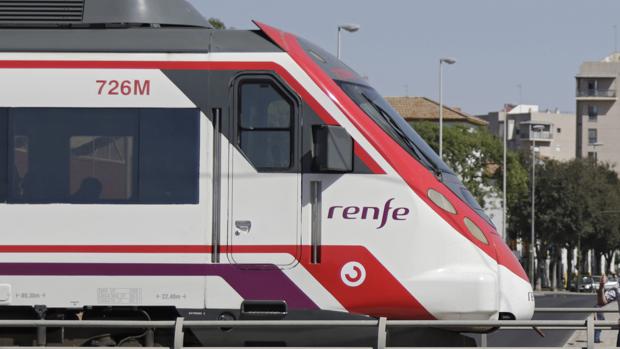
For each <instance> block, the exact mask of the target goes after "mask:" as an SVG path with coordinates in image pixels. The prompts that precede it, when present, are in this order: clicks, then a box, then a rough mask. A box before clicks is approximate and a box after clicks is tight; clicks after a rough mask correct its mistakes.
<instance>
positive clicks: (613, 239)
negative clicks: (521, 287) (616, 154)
mask: <svg viewBox="0 0 620 349" xmlns="http://www.w3.org/2000/svg"><path fill="white" fill-rule="evenodd" d="M527 161H528V162H529V163H530V164H531V158H530V159H528V160H527ZM528 182H530V181H528ZM528 187H529V188H530V189H528V191H530V192H531V183H528ZM619 190H620V181H619V180H618V176H617V174H616V173H615V172H614V171H613V169H612V168H611V167H610V166H609V165H605V164H597V163H595V162H593V161H590V160H583V159H576V160H572V161H569V162H558V161H554V160H542V161H541V162H539V163H538V164H537V165H536V217H535V219H536V230H535V232H536V240H537V245H536V249H537V256H538V264H539V265H541V266H542V265H545V263H544V261H545V260H546V258H547V256H548V254H549V252H551V260H552V269H553V267H555V266H557V265H558V264H559V257H560V256H559V251H560V250H561V249H562V248H566V249H567V250H568V252H569V256H568V263H569V265H568V269H569V271H570V270H572V251H573V250H574V249H575V248H578V253H579V255H578V257H579V256H580V255H583V253H582V252H583V251H587V250H589V249H595V250H597V251H599V252H600V253H603V254H604V255H605V257H606V258H608V259H609V260H610V259H611V256H613V251H615V250H616V249H617V248H618V247H620V231H619V228H620V224H619V223H620V217H619V216H618V215H615V216H614V215H608V214H606V212H608V211H609V210H610V207H615V208H616V209H620V194H619ZM513 205H514V207H512V208H511V212H513V213H514V214H513V215H511V225H510V227H511V228H512V233H513V234H515V236H518V237H520V238H522V240H523V241H525V242H528V243H531V241H530V240H531V238H530V229H531V196H529V195H526V196H525V197H523V198H522V200H518V201H515V202H513ZM528 250H529V249H528ZM578 260H582V259H581V258H578ZM577 268H578V270H579V269H580V268H581V265H578V266H577ZM569 273H570V272H569ZM543 275H545V273H540V272H539V273H538V278H542V279H544V278H543V277H542V276H543ZM557 275H558V272H557V269H556V270H555V272H553V273H552V277H553V278H556V277H557ZM545 283H546V282H545ZM551 284H552V285H555V282H551Z"/></svg>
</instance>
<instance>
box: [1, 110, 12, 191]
mask: <svg viewBox="0 0 620 349" xmlns="http://www.w3.org/2000/svg"><path fill="white" fill-rule="evenodd" d="M9 149H11V148H10V147H9V109H8V108H0V203H6V202H7V200H8V198H9V191H10V186H9V173H10V171H9V169H10V168H11V166H9V164H10V163H9Z"/></svg>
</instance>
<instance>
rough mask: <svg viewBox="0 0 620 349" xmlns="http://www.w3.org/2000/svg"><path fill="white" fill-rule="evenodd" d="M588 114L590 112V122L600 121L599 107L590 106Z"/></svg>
mask: <svg viewBox="0 0 620 349" xmlns="http://www.w3.org/2000/svg"><path fill="white" fill-rule="evenodd" d="M587 112H588V121H590V122H597V121H598V115H599V110H598V106H597V105H593V104H589V105H588V110H587Z"/></svg>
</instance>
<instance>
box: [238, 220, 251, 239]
mask: <svg viewBox="0 0 620 349" xmlns="http://www.w3.org/2000/svg"><path fill="white" fill-rule="evenodd" d="M235 228H236V229H235V235H237V236H239V235H241V233H244V234H249V233H250V230H252V222H251V221H235Z"/></svg>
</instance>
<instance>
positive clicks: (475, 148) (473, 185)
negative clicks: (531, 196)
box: [412, 121, 527, 207]
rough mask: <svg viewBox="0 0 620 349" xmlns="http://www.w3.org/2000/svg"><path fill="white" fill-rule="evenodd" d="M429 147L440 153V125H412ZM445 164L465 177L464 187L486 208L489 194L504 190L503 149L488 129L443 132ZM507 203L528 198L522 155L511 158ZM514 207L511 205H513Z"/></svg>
mask: <svg viewBox="0 0 620 349" xmlns="http://www.w3.org/2000/svg"><path fill="white" fill-rule="evenodd" d="M412 126H413V127H414V128H415V130H416V131H417V132H418V133H419V134H420V136H421V137H422V138H424V140H426V142H428V144H429V145H430V146H431V147H432V148H433V149H435V151H437V150H438V149H439V125H438V124H437V123H433V122H427V121H423V122H416V123H414V124H413V125H412ZM443 147H444V149H443V150H444V161H445V162H446V163H447V164H448V166H450V167H451V168H452V169H453V170H454V171H455V172H456V173H457V174H458V175H459V177H461V180H462V181H463V184H464V185H465V187H467V189H468V190H469V191H470V192H471V193H472V194H473V195H474V196H475V197H476V199H477V200H478V202H479V203H480V204H481V205H482V206H483V207H484V204H485V199H486V198H488V196H489V194H499V193H501V190H502V170H503V169H502V160H503V159H502V156H503V148H502V144H501V142H500V140H499V139H497V138H496V137H495V136H493V135H492V134H491V133H489V132H488V131H487V130H486V129H485V128H477V129H476V128H473V129H472V128H470V127H467V126H463V125H450V126H446V127H444V131H443ZM507 160H508V161H507V162H508V169H509V171H508V178H507V187H508V190H507V199H508V202H509V203H510V202H511V201H515V200H520V199H521V198H522V196H523V195H527V194H524V193H527V171H526V170H525V169H524V168H523V166H522V165H521V162H520V159H519V155H518V154H517V153H514V152H509V153H508V155H507ZM509 206H510V205H509Z"/></svg>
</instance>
